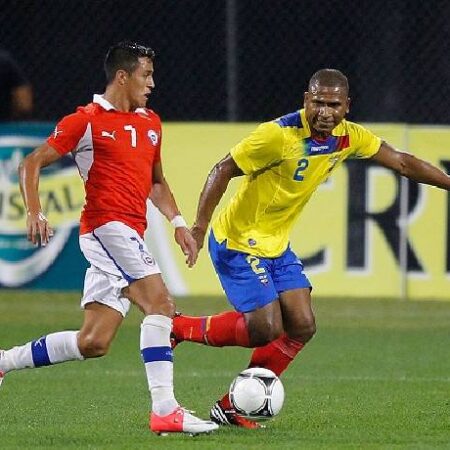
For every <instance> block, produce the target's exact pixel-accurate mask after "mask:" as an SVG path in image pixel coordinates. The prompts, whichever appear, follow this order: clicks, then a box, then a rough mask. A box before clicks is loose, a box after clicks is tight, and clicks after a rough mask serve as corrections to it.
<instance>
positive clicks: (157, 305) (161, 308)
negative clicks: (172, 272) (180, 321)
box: [143, 292, 175, 317]
mask: <svg viewBox="0 0 450 450" xmlns="http://www.w3.org/2000/svg"><path fill="white" fill-rule="evenodd" d="M143 310H144V314H145V315H149V314H161V315H163V316H167V317H173V316H174V315H175V302H174V301H173V299H172V297H171V296H170V295H168V294H167V293H165V292H164V293H161V294H160V295H156V296H154V297H153V298H152V299H151V301H148V302H145V303H144V305H143Z"/></svg>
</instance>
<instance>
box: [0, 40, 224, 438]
mask: <svg viewBox="0 0 450 450" xmlns="http://www.w3.org/2000/svg"><path fill="white" fill-rule="evenodd" d="M154 56H155V54H154V52H153V50H152V49H150V48H149V47H145V46H142V45H138V44H135V43H131V42H121V43H119V44H117V45H115V46H113V47H111V48H110V49H109V51H108V53H107V55H106V58H105V72H106V78H107V86H106V90H105V93H104V94H103V95H94V99H93V102H92V103H90V104H88V105H87V106H84V107H80V108H78V109H77V111H76V112H75V113H74V114H70V115H68V116H65V117H64V118H63V119H62V120H61V121H60V122H59V123H58V124H57V126H56V128H55V131H54V132H53V133H52V135H51V136H50V137H49V138H48V139H47V141H46V142H45V143H44V144H43V145H41V146H40V147H38V148H37V149H36V150H35V151H34V152H32V153H31V154H30V155H28V156H27V157H26V158H25V159H24V161H23V162H22V164H21V166H20V169H19V176H20V187H21V192H22V196H23V199H24V203H25V206H26V210H27V232H28V238H29V240H31V242H33V243H34V244H38V243H40V245H46V244H48V242H49V239H50V238H51V235H52V230H51V228H50V226H49V223H48V221H47V219H46V217H45V216H44V215H43V212H42V209H41V205H40V201H39V194H38V185H39V174H40V170H41V169H42V168H43V167H45V166H47V165H49V164H51V163H53V162H55V161H56V160H57V159H59V158H61V157H62V156H63V155H65V154H67V153H69V152H71V153H72V155H73V157H74V159H75V162H76V164H77V166H78V169H79V172H80V175H81V177H82V179H83V181H84V186H85V191H86V202H85V205H84V209H83V211H82V214H81V222H80V247H81V250H82V252H83V254H84V256H85V257H86V259H87V260H88V261H89V262H90V264H91V266H90V267H89V268H88V269H87V272H86V277H85V282H84V292H83V298H82V301H81V304H82V307H83V308H84V323H83V325H82V327H81V329H80V330H79V331H63V332H58V333H52V334H48V335H46V336H43V337H41V338H40V339H37V340H35V341H31V342H28V343H27V344H25V345H21V346H17V347H14V348H12V349H9V350H2V351H0V381H1V380H2V379H3V378H4V375H5V374H6V373H8V372H10V371H13V370H18V369H24V368H33V367H41V366H48V365H52V364H56V363H61V362H64V361H70V360H84V359H86V358H95V357H99V356H103V355H105V354H106V353H107V352H108V349H109V346H110V344H111V341H112V340H113V338H114V336H115V334H116V331H117V329H118V328H119V326H120V324H121V323H122V320H123V319H124V317H125V316H126V314H127V312H128V309H129V307H130V302H131V303H133V304H135V305H136V306H137V307H138V308H139V309H140V310H141V311H142V312H143V314H144V316H145V317H144V319H143V321H142V325H141V337H140V348H141V354H142V359H143V362H144V365H145V372H146V375H147V380H148V385H149V390H150V393H151V399H152V408H151V410H152V412H151V414H150V421H149V426H150V429H151V430H152V431H154V432H156V433H158V434H161V433H167V432H188V433H194V434H195V433H204V432H210V431H213V430H215V429H217V428H218V426H217V424H215V423H213V422H211V421H205V420H201V419H199V418H197V417H195V416H193V415H192V414H191V413H190V412H188V411H187V410H185V409H184V408H182V407H181V406H180V405H179V404H178V402H177V400H176V399H175V396H174V390H173V363H172V356H173V353H172V349H171V346H170V332H171V329H172V317H173V314H174V311H175V309H174V308H175V306H174V302H173V300H172V299H171V297H170V295H169V292H168V290H167V288H166V286H165V284H164V282H163V280H162V277H161V272H160V269H159V267H158V264H157V263H156V261H155V259H154V258H153V256H152V255H151V254H150V253H149V251H148V249H147V246H146V244H145V242H144V240H143V235H144V231H145V229H146V226H147V223H146V202H147V199H148V198H150V199H151V200H152V202H153V203H154V204H155V205H156V206H157V207H158V209H159V210H160V211H161V213H162V214H164V216H166V218H167V219H168V220H169V221H171V222H172V224H173V225H174V227H175V240H176V242H177V243H178V244H179V246H180V247H181V249H182V251H183V252H184V254H185V255H186V258H187V259H186V262H187V264H188V265H189V266H192V265H193V264H194V263H195V261H196V258H197V245H196V242H195V240H194V239H193V237H192V235H191V233H190V231H189V230H188V228H187V227H186V223H185V221H184V219H183V217H182V216H181V215H180V212H179V210H178V207H177V204H176V202H175V199H174V197H173V195H172V193H171V190H170V188H169V185H168V183H167V181H166V180H165V178H164V175H163V169H162V163H161V151H160V149H161V121H160V119H159V117H158V115H157V114H156V113H154V112H153V111H152V110H150V109H147V108H146V103H147V100H148V97H149V95H150V94H151V92H152V90H153V88H154V87H155V84H154V81H153V70H154V67H153V60H154Z"/></svg>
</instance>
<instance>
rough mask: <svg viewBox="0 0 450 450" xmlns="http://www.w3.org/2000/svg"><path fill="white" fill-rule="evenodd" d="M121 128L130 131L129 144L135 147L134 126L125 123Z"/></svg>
mask: <svg viewBox="0 0 450 450" xmlns="http://www.w3.org/2000/svg"><path fill="white" fill-rule="evenodd" d="M123 129H124V130H125V131H130V132H131V146H132V147H133V148H136V128H134V127H133V125H125V126H124V127H123Z"/></svg>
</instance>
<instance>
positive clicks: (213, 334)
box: [173, 311, 250, 347]
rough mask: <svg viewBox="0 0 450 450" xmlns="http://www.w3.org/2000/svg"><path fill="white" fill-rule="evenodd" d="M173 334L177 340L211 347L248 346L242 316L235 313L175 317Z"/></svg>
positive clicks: (245, 327)
mask: <svg viewBox="0 0 450 450" xmlns="http://www.w3.org/2000/svg"><path fill="white" fill-rule="evenodd" d="M173 332H174V334H175V336H176V337H177V338H178V339H179V340H184V341H192V342H200V343H202V344H206V345H211V346H213V347H224V346H240V347H249V346H250V345H249V337H248V332H247V326H246V325H245V319H244V315H243V314H242V313H238V312H236V311H227V312H224V313H221V314H216V315H214V316H203V317H192V316H184V315H181V316H175V317H174V319H173Z"/></svg>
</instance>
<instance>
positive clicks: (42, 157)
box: [19, 143, 61, 245]
mask: <svg viewBox="0 0 450 450" xmlns="http://www.w3.org/2000/svg"><path fill="white" fill-rule="evenodd" d="M59 158H61V155H60V154H59V153H58V152H57V151H56V150H55V149H54V148H53V147H50V146H49V145H48V144H47V143H44V144H42V145H41V146H39V147H38V148H36V149H35V150H34V151H33V152H32V153H30V154H29V155H27V156H26V157H25V158H24V160H23V161H22V162H21V163H20V165H19V185H20V192H21V194H22V198H23V202H24V204H25V208H26V210H27V234H28V239H29V240H30V241H32V242H33V244H36V243H38V236H40V242H41V244H42V245H46V244H47V243H48V241H49V239H50V237H51V235H52V230H51V228H50V227H49V225H48V223H47V219H46V218H45V216H44V215H43V214H42V209H41V202H40V201H39V191H38V188H39V175H40V172H41V168H42V167H45V166H48V165H49V164H52V163H53V162H55V161H56V160H58V159H59Z"/></svg>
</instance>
